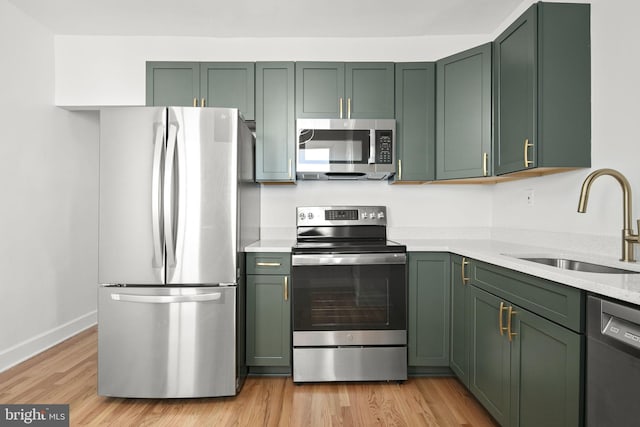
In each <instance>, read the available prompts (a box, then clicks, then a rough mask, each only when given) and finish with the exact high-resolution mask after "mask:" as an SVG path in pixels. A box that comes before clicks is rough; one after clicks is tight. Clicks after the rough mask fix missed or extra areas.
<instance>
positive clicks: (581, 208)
mask: <svg viewBox="0 0 640 427" xmlns="http://www.w3.org/2000/svg"><path fill="white" fill-rule="evenodd" d="M602 175H609V176H612V177H613V178H615V179H616V180H617V181H618V182H619V183H620V186H621V187H622V227H623V228H622V258H620V260H621V261H626V262H636V259H635V258H634V256H633V244H634V243H640V236H639V235H638V234H635V233H634V232H633V225H631V185H629V181H627V178H625V176H624V175H623V174H621V173H620V172H618V171H617V170H615V169H597V170H595V171H593V172H591V173H590V174H589V175H588V176H587V177H586V178H585V180H584V182H583V183H582V189H581V190H580V201H579V202H578V212H580V213H585V212H586V211H587V202H588V200H589V191H590V189H591V184H593V181H595V180H596V178H598V177H600V176H602ZM638 230H640V220H638Z"/></svg>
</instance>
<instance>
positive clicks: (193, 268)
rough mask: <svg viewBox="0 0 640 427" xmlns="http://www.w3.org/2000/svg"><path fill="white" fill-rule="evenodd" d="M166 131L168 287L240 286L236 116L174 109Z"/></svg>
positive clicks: (234, 112) (223, 111) (208, 110)
mask: <svg viewBox="0 0 640 427" xmlns="http://www.w3.org/2000/svg"><path fill="white" fill-rule="evenodd" d="M168 129H169V130H168V134H169V138H168V141H167V156H166V164H165V175H164V177H165V178H164V181H165V194H164V200H165V204H164V206H165V210H164V215H165V218H164V221H165V230H164V233H165V235H166V236H167V238H166V243H167V261H166V262H167V284H168V285H185V284H186V285H203V284H204V285H206V284H217V283H236V282H237V277H236V276H237V272H236V264H237V259H236V256H237V250H238V249H237V248H238V245H237V241H238V227H237V218H238V190H237V186H238V161H237V158H238V154H237V152H238V147H237V141H238V139H237V138H238V110H235V109H226V108H175V107H170V108H169V121H168ZM174 130H175V138H174V137H173V134H174Z"/></svg>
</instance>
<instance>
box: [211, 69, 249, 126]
mask: <svg viewBox="0 0 640 427" xmlns="http://www.w3.org/2000/svg"><path fill="white" fill-rule="evenodd" d="M254 82H255V64H254V63H253V62H204V63H201V64H200V98H201V100H202V98H204V99H205V104H204V105H201V107H202V106H207V107H228V108H237V109H238V110H240V111H241V112H242V116H243V117H244V118H245V120H255V101H254V100H255V83H254Z"/></svg>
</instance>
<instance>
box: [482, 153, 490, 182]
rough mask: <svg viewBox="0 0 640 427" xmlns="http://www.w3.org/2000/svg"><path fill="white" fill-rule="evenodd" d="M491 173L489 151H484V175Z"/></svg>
mask: <svg viewBox="0 0 640 427" xmlns="http://www.w3.org/2000/svg"><path fill="white" fill-rule="evenodd" d="M487 175H489V153H487V152H484V153H482V176H487Z"/></svg>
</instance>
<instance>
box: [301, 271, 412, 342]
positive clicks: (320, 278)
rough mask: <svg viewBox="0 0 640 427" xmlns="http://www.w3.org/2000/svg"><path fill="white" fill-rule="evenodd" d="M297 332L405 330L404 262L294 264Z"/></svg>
mask: <svg viewBox="0 0 640 427" xmlns="http://www.w3.org/2000/svg"><path fill="white" fill-rule="evenodd" d="M292 284H293V293H292V298H293V327H294V330H295V331H335V330H404V329H406V282H405V266H404V265H397V264H396V265H342V266H294V267H293V271H292Z"/></svg>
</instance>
